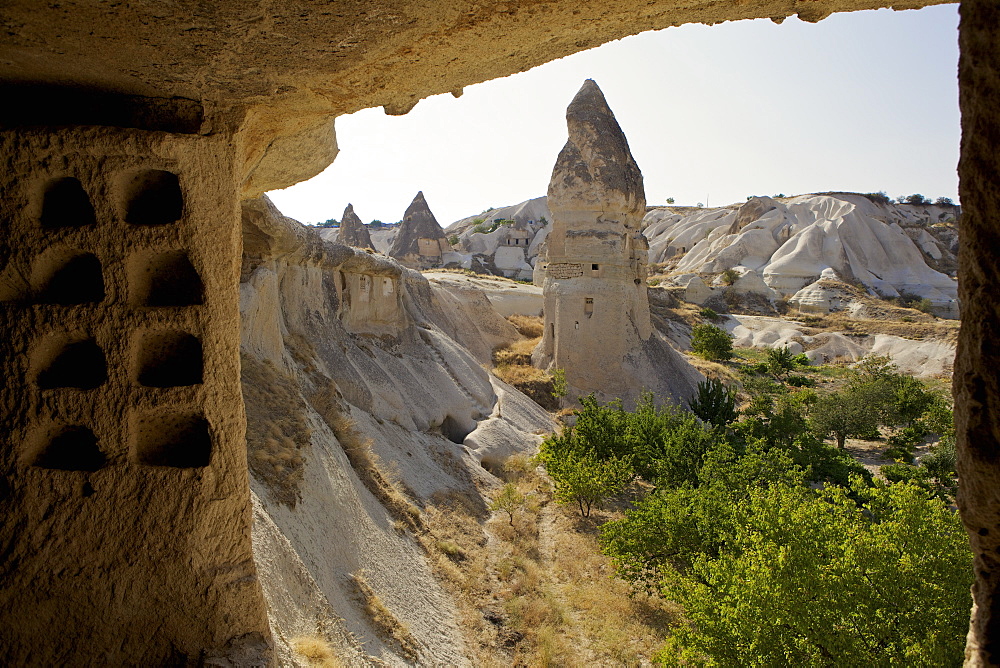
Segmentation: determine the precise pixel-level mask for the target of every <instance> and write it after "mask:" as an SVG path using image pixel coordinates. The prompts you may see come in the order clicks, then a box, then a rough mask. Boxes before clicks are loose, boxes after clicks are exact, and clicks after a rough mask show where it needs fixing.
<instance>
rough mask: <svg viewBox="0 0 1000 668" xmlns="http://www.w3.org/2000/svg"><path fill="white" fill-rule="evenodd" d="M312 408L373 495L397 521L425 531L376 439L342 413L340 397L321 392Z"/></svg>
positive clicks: (313, 399) (312, 399) (413, 528)
mask: <svg viewBox="0 0 1000 668" xmlns="http://www.w3.org/2000/svg"><path fill="white" fill-rule="evenodd" d="M311 401H312V405H313V407H314V408H315V409H316V411H317V412H318V413H319V414H320V416H322V417H323V420H324V421H325V422H326V423H327V425H328V426H329V427H330V429H331V430H332V431H333V434H334V436H336V437H337V441H338V442H339V443H340V447H341V448H342V449H343V450H344V454H345V455H347V459H348V461H350V462H351V467H352V468H353V469H354V472H355V473H356V474H357V476H358V478H359V479H360V480H361V482H362V484H364V486H365V488H366V489H368V491H369V492H371V493H372V495H374V496H375V498H376V499H378V500H379V502H380V503H381V504H382V505H383V506H384V507H385V509H386V510H388V511H389V514H391V515H392V516H393V518H394V519H395V520H396V521H397V522H401V523H403V524H404V525H405V526H407V527H409V528H410V529H412V530H414V531H422V530H423V528H424V527H423V522H422V520H421V517H420V509H419V508H417V507H416V506H415V505H414V504H413V503H411V502H410V501H409V500H408V499H407V498H406V496H405V495H404V494H403V492H402V491H401V490H400V489H399V481H398V477H397V476H394V475H393V469H392V467H391V466H383V465H382V462H381V460H380V458H379V456H378V455H377V454H376V453H375V452H374V451H373V450H372V440H371V439H370V438H367V437H366V436H365V435H364V434H362V433H361V431H360V430H359V429H358V425H357V423H356V422H355V421H354V420H352V419H351V418H350V416H348V415H345V414H344V413H343V412H341V409H340V407H339V406H338V404H337V400H336V397H335V396H334V395H333V393H331V392H329V391H328V392H318V393H316V394H315V395H313V396H312V397H311Z"/></svg>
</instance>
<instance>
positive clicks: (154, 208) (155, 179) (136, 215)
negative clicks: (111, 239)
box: [124, 169, 184, 225]
mask: <svg viewBox="0 0 1000 668" xmlns="http://www.w3.org/2000/svg"><path fill="white" fill-rule="evenodd" d="M124 204H125V222H127V223H132V224H133V225H167V224H169V223H175V222H177V221H178V220H180V219H181V216H182V215H183V213H184V196H183V194H182V193H181V186H180V182H179V181H178V180H177V175H176V174H174V173H173V172H167V171H163V170H162V169H150V170H146V171H143V172H139V173H138V174H136V175H134V176H133V177H132V179H131V180H130V181H129V182H128V184H127V185H126V187H125V202H124Z"/></svg>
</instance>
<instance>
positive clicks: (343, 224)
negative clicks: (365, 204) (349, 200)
mask: <svg viewBox="0 0 1000 668" xmlns="http://www.w3.org/2000/svg"><path fill="white" fill-rule="evenodd" d="M337 242H338V243H341V244H344V245H345V246H354V247H355V248H375V245H374V244H373V243H372V238H371V235H369V234H368V228H367V227H365V224H364V223H362V222H361V219H360V218H358V214H356V213H354V205H353V204H348V205H347V208H346V209H344V216H343V218H341V219H340V233H339V234H338V235H337Z"/></svg>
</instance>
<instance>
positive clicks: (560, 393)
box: [552, 369, 569, 399]
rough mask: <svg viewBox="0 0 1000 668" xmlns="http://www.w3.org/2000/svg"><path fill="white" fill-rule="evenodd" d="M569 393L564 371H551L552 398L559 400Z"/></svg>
mask: <svg viewBox="0 0 1000 668" xmlns="http://www.w3.org/2000/svg"><path fill="white" fill-rule="evenodd" d="M568 393H569V385H568V384H567V383H566V369H553V370H552V396H553V397H555V398H556V399H561V398H563V397H565V396H566V395H567V394H568Z"/></svg>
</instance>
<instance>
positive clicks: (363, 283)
mask: <svg viewBox="0 0 1000 668" xmlns="http://www.w3.org/2000/svg"><path fill="white" fill-rule="evenodd" d="M358 285H359V288H360V290H359V293H360V294H359V300H360V301H362V302H366V301H369V300H370V299H371V293H372V279H371V276H367V275H365V274H362V275H361V276H360V277H359V278H358Z"/></svg>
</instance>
